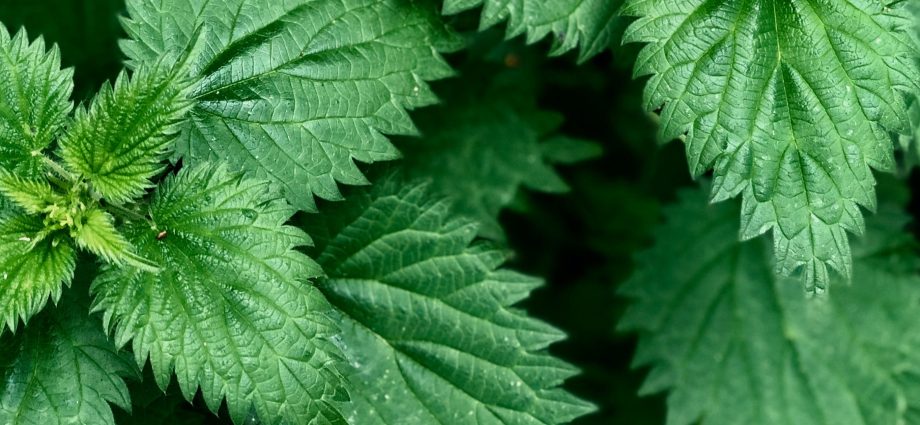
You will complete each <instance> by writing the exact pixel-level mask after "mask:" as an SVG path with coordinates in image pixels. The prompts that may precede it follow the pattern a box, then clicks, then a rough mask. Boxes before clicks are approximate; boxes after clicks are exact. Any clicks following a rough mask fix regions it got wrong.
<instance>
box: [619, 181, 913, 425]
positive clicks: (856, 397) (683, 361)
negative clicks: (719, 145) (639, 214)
mask: <svg viewBox="0 0 920 425" xmlns="http://www.w3.org/2000/svg"><path fill="white" fill-rule="evenodd" d="M901 209H902V206H901V205H892V204H882V206H881V207H880V210H879V214H878V215H877V216H875V217H873V218H872V219H871V220H870V221H869V229H868V232H867V236H866V237H864V238H860V239H859V240H858V241H856V242H855V243H854V256H855V258H856V260H855V266H854V278H853V284H852V285H837V286H834V290H833V291H834V292H833V294H832V296H831V297H830V299H817V300H815V299H812V300H808V299H806V298H805V297H803V296H802V293H801V289H800V288H799V287H798V286H797V285H792V284H790V282H788V279H776V278H774V277H773V276H775V275H774V274H773V273H772V272H771V262H772V261H771V260H772V258H771V255H770V252H769V247H768V246H767V245H766V244H765V243H762V242H763V241H760V240H756V241H749V242H737V241H736V240H735V238H734V235H735V234H736V232H737V230H738V224H737V221H736V220H735V219H734V218H733V217H734V216H735V215H736V214H737V213H738V208H737V207H736V206H734V205H732V204H731V203H726V204H717V205H715V206H709V205H707V202H706V199H705V194H704V193H702V192H693V193H685V194H684V196H682V200H681V202H680V204H679V205H677V206H674V207H671V208H670V209H669V210H668V211H667V214H666V215H667V224H665V225H664V226H663V227H661V228H660V229H659V231H658V241H657V244H656V246H655V247H654V248H653V249H651V250H650V251H648V252H647V253H645V254H644V255H642V256H641V257H640V258H639V265H638V269H637V270H638V271H637V273H636V275H635V276H634V278H633V279H632V280H631V281H630V282H628V283H627V285H626V286H625V288H624V289H623V292H624V293H625V294H626V295H628V296H630V297H632V298H634V299H635V302H634V305H633V306H632V307H631V308H630V310H629V311H628V312H627V313H626V315H625V316H624V318H623V319H622V323H621V324H620V326H621V328H625V329H632V330H638V331H639V332H640V340H639V341H640V342H639V348H638V350H637V353H636V358H635V363H636V364H637V365H651V366H652V369H651V373H650V374H649V376H648V379H647V381H646V382H645V385H644V388H643V391H644V392H645V393H652V392H658V391H663V390H670V394H669V396H668V422H667V423H668V424H669V425H684V424H695V423H700V422H704V423H706V424H711V425H734V424H755V425H756V424H763V425H767V424H770V425H772V424H776V425H780V424H797V425H811V424H854V425H862V424H865V425H869V424H885V423H888V424H895V423H917V421H918V419H920V416H918V412H920V410H918V407H920V405H918V404H917V400H918V398H917V395H918V393H917V391H918V390H920V386H918V383H920V379H918V378H920V368H918V367H917V365H918V364H920V363H918V360H920V326H918V324H917V321H916V305H917V303H918V302H920V279H918V277H917V276H916V273H915V271H916V268H917V266H918V258H917V256H916V244H915V243H914V241H913V240H912V239H911V236H910V234H909V233H908V232H905V231H904V226H905V224H906V219H905V217H904V215H903V214H902V213H901V212H900V211H901ZM688 252H692V253H693V255H687V253H688Z"/></svg>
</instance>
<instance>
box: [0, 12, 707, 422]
mask: <svg viewBox="0 0 920 425" xmlns="http://www.w3.org/2000/svg"><path fill="white" fill-rule="evenodd" d="M123 9H124V6H123V0H32V1H25V2H24V1H20V0H16V1H14V0H0V22H3V23H4V24H5V26H6V27H7V28H8V29H9V30H10V31H11V32H15V31H17V30H18V29H19V28H20V27H23V26H24V27H25V28H27V30H28V31H29V34H30V36H31V37H35V36H37V35H39V34H41V35H42V36H44V38H45V39H46V40H47V41H48V42H49V44H50V43H57V44H58V45H59V46H60V48H61V50H62V56H63V62H64V65H65V66H72V67H75V69H76V85H77V86H76V92H75V96H76V97H77V100H78V101H79V100H85V99H87V98H88V97H89V96H91V95H92V94H93V93H95V92H96V90H98V88H99V86H100V85H101V84H103V82H105V81H106V80H112V79H114V77H115V76H117V75H118V73H119V72H120V71H121V69H122V64H121V61H122V56H121V54H120V52H119V50H118V44H117V41H118V39H119V38H121V37H123V34H122V32H121V27H120V24H119V22H118V16H119V15H121V14H123V13H124V12H123ZM451 24H452V25H453V26H454V27H455V28H456V29H457V30H458V31H461V32H466V33H473V32H475V29H476V17H475V14H472V13H471V14H468V15H463V16H460V17H456V18H452V19H451ZM499 32H500V30H499ZM492 37H493V38H495V39H499V40H500V38H501V37H500V33H499V34H493V35H492ZM502 47H503V48H504V49H505V50H506V51H508V52H511V53H513V54H514V55H515V62H516V63H515V66H523V67H533V68H534V69H536V71H535V73H534V75H535V78H536V80H537V81H538V84H536V88H537V98H538V103H539V105H540V107H542V108H544V109H547V110H553V111H557V112H560V113H562V114H563V115H564V116H565V117H566V121H565V124H564V126H563V128H562V132H563V133H565V134H566V135H569V136H574V137H578V138H582V139H587V140H593V141H597V142H598V143H600V144H601V145H602V146H603V148H604V154H603V156H602V157H600V158H598V159H595V160H592V161H590V162H587V163H583V164H578V165H577V166H567V167H563V168H561V169H560V171H561V173H562V174H563V176H564V177H565V179H566V181H567V182H568V183H569V184H570V185H571V186H572V191H571V192H570V193H568V194H566V195H561V196H559V195H544V194H534V193H530V192H526V193H521V195H520V198H521V200H520V202H518V203H516V204H517V205H523V206H519V207H516V208H511V209H508V210H506V212H505V213H503V215H502V217H501V222H502V225H503V226H504V227H505V229H506V231H507V233H508V240H509V243H510V245H511V247H512V248H513V249H514V250H515V251H516V253H517V254H516V256H515V258H514V259H513V260H512V264H511V266H512V267H514V268H516V269H518V270H521V271H524V272H527V273H530V274H534V275H537V276H542V277H545V278H546V280H547V286H546V287H545V288H543V289H541V290H539V291H538V292H536V293H535V294H534V296H533V298H532V299H531V300H529V301H528V302H527V303H526V304H525V306H524V307H526V308H527V309H529V310H530V311H531V312H532V314H534V315H535V316H538V317H540V318H542V319H544V320H546V321H549V322H551V323H553V324H555V325H556V326H558V327H560V328H562V329H564V330H565V331H566V332H567V333H568V334H569V335H570V338H569V340H567V341H565V342H563V343H560V344H557V345H555V346H554V347H553V348H552V351H553V352H554V353H555V354H557V355H559V356H561V357H563V358H565V359H567V360H568V361H570V362H572V363H574V364H575V365H577V366H578V367H580V368H581V369H582V370H583V374H582V375H581V376H579V377H577V378H574V379H572V380H571V381H570V382H569V383H568V384H567V386H568V388H569V389H570V390H571V391H573V392H574V393H576V394H578V395H579V396H581V397H583V398H585V399H587V400H590V401H592V402H594V403H595V404H597V405H598V406H599V407H600V411H599V412H598V413H597V414H595V415H592V416H590V417H585V418H583V419H580V420H579V421H577V422H576V424H580V425H589V424H632V425H644V424H662V423H664V398H663V397H662V396H652V397H641V398H640V397H638V396H637V395H636V394H637V391H638V388H639V386H640V383H641V380H642V377H643V376H644V373H645V371H644V370H638V371H635V370H631V369H630V367H629V365H630V359H631V357H632V354H633V350H634V348H635V337H634V336H633V335H624V334H620V333H617V332H616V330H615V327H616V321H617V319H618V318H619V317H620V316H621V315H622V313H623V310H624V308H625V307H626V305H627V300H624V299H622V298H619V297H617V296H616V288H617V286H618V285H619V284H620V283H622V282H623V281H624V280H625V279H627V278H628V277H629V275H630V273H631V270H632V264H633V263H632V260H631V259H632V256H633V255H634V254H635V253H636V252H637V251H639V250H641V249H643V248H645V247H647V246H649V245H650V244H651V240H650V231H651V229H652V227H653V226H654V225H655V224H656V223H657V222H658V217H659V215H658V214H659V208H660V206H661V205H663V204H665V203H667V202H669V201H670V200H672V199H673V198H674V196H675V192H676V191H677V190H678V189H679V188H681V187H684V186H687V185H690V184H692V182H691V180H690V178H689V175H688V172H687V168H686V165H685V160H684V156H683V151H682V148H681V146H680V145H679V144H678V143H671V144H667V145H664V146H659V144H658V143H657V142H656V138H655V124H654V122H653V119H652V116H651V115H649V114H647V113H645V112H643V111H642V108H641V105H642V103H641V100H642V99H641V97H642V96H641V90H642V84H643V81H641V80H639V81H636V80H633V79H632V76H631V70H630V67H631V64H632V61H633V58H634V56H635V54H636V52H637V47H636V46H625V47H620V46H616V47H614V48H613V49H612V50H611V51H608V52H606V53H604V54H601V55H599V56H598V57H596V58H594V59H593V60H591V61H590V62H588V63H585V64H582V65H578V64H577V63H576V60H575V55H574V54H569V55H566V56H564V57H561V58H553V59H547V58H545V57H544V54H543V53H544V52H547V51H549V47H550V46H549V43H546V42H544V43H538V44H537V45H536V46H532V47H530V48H528V47H526V46H523V45H522V43H521V42H520V41H512V42H510V43H507V44H506V45H504V46H502ZM448 58H449V59H450V60H451V61H452V62H455V63H456V62H459V61H461V60H463V59H462V58H463V53H458V54H455V55H450V56H448ZM517 62H520V63H517ZM459 67H460V66H459V64H458V68H459ZM438 84H450V81H445V82H441V83H438ZM434 87H435V90H437V89H438V85H437V84H435V85H434ZM143 388H147V389H149V387H143ZM135 398H137V397H135ZM198 404H199V407H198V408H199V409H201V406H200V405H201V403H198ZM156 406H157V405H152V406H151V409H150V412H135V413H136V416H135V419H130V418H128V419H125V418H124V415H121V416H122V418H123V419H124V422H123V423H135V422H137V421H141V422H142V421H143V420H142V419H139V418H142V417H143V415H144V414H151V415H155V414H156V412H155V410H156ZM191 409H192V408H191V407H181V408H180V410H185V411H186V413H188V414H189V415H190V416H192V415H197V413H195V412H193V411H191Z"/></svg>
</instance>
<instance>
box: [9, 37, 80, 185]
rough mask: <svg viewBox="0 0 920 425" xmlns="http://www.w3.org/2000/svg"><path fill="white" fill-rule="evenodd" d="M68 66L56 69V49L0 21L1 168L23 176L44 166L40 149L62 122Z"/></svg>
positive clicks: (67, 99) (70, 87)
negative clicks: (30, 41)
mask: <svg viewBox="0 0 920 425" xmlns="http://www.w3.org/2000/svg"><path fill="white" fill-rule="evenodd" d="M72 78H73V71H71V70H69V69H68V70H61V60H60V53H59V52H58V50H57V49H56V48H55V49H51V50H50V51H46V50H45V43H44V42H43V41H42V40H41V39H40V38H39V39H37V40H35V41H34V42H33V43H31V44H30V43H29V37H28V36H27V35H26V32H25V31H20V32H19V33H18V34H16V35H15V36H14V37H10V34H9V33H8V32H7V31H6V29H5V28H4V27H3V25H0V169H5V170H6V171H9V172H12V173H15V174H17V175H20V176H23V177H31V176H34V175H37V174H39V172H40V171H41V170H42V169H43V165H42V163H41V159H40V158H41V156H40V155H39V154H40V153H41V151H42V150H44V149H45V148H47V147H48V146H49V145H51V142H52V140H53V139H54V138H55V137H56V136H57V134H58V133H59V132H60V131H61V129H62V128H63V127H64V125H65V124H66V122H67V116H68V114H69V113H70V110H71V108H72V107H73V104H72V103H71V102H70V93H71V91H72V90H73V82H72Z"/></svg>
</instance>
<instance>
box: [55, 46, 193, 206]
mask: <svg viewBox="0 0 920 425" xmlns="http://www.w3.org/2000/svg"><path fill="white" fill-rule="evenodd" d="M181 72H182V69H181V68H180V67H178V66H177V67H173V66H167V64H166V63H153V64H150V65H149V66H144V67H141V68H140V69H139V70H138V71H137V72H135V73H134V75H133V76H132V77H131V78H129V77H128V74H127V73H122V74H121V76H119V77H118V80H117V81H116V82H115V87H114V88H113V87H112V86H111V85H109V84H106V85H104V86H103V87H102V90H101V91H100V92H99V94H98V95H97V96H96V98H95V100H93V102H92V105H90V107H89V108H86V109H84V108H81V109H78V110H77V113H76V117H75V119H74V123H73V126H72V127H71V129H70V130H69V131H68V132H67V134H66V135H65V137H64V138H63V139H62V140H61V157H62V158H63V160H64V163H65V164H67V166H68V168H70V169H72V170H74V171H76V172H77V173H79V174H80V175H82V176H84V177H85V178H86V179H88V180H89V181H90V182H92V184H93V189H95V190H96V192H98V193H99V194H100V195H101V196H102V197H104V198H105V199H106V200H108V201H110V202H113V203H117V204H121V203H125V202H128V201H131V200H134V199H137V198H139V197H141V196H143V195H144V194H145V192H146V190H147V189H148V188H150V187H151V186H152V184H151V183H150V178H151V177H153V176H154V175H156V174H157V173H159V172H160V171H162V170H163V165H162V162H163V160H164V159H166V152H167V149H168V148H169V147H170V146H171V142H172V141H173V139H174V138H175V136H176V133H178V131H179V126H178V122H179V120H180V119H181V118H183V116H184V114H185V113H186V112H187V111H188V109H189V107H190V106H191V102H190V101H189V100H188V99H187V92H186V89H187V88H188V82H187V81H186V78H185V76H184V75H182V74H181Z"/></svg>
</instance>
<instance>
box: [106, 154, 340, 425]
mask: <svg viewBox="0 0 920 425" xmlns="http://www.w3.org/2000/svg"><path fill="white" fill-rule="evenodd" d="M293 213H294V209H293V208H292V207H290V206H289V205H288V204H287V203H286V202H285V201H284V199H283V198H281V196H280V194H278V193H277V191H274V190H272V189H271V188H270V185H269V183H268V182H267V181H264V180H260V179H253V178H244V177H241V176H239V175H236V174H233V173H230V172H228V171H227V170H226V169H225V168H223V167H221V168H215V167H204V166H200V167H196V168H184V169H183V170H182V171H181V172H180V173H179V174H178V175H177V176H174V177H170V178H168V179H167V180H166V181H165V182H164V183H162V184H161V185H160V186H159V187H158V189H157V191H156V192H155V193H154V196H153V200H152V203H151V205H150V217H151V218H152V220H153V223H154V224H153V226H151V225H150V224H148V223H129V224H128V225H127V226H125V229H124V234H125V236H126V238H127V239H128V241H129V242H130V243H131V244H132V245H134V246H135V247H136V249H137V252H138V254H140V255H142V256H143V257H144V258H148V259H150V260H152V261H153V262H155V263H157V264H162V265H164V268H163V269H162V270H161V271H160V273H159V274H154V273H149V272H145V271H143V270H139V269H137V268H134V267H117V266H111V265H109V266H106V267H105V268H104V269H103V271H102V272H101V273H100V275H99V277H98V278H97V280H96V281H95V282H94V283H93V287H92V292H93V293H94V294H95V295H96V303H95V305H94V309H95V310H104V311H105V323H106V326H107V327H114V334H115V340H116V343H117V344H118V345H119V346H121V345H123V344H126V343H127V342H128V341H129V340H131V341H132V348H133V352H134V354H135V357H136V359H137V363H138V364H139V365H143V364H144V363H145V362H146V361H147V359H148V357H149V359H150V363H151V365H152V367H153V372H154V376H155V377H156V380H157V383H158V384H159V385H160V388H163V389H165V388H166V387H167V385H168V383H169V381H170V375H171V373H172V372H173V370H175V373H176V376H177V378H178V382H179V386H180V388H181V389H182V393H183V394H184V395H185V397H186V398H187V399H188V400H191V399H192V398H193V397H194V396H195V392H196V390H197V389H198V388H200V389H201V393H202V394H203V396H204V400H205V402H207V404H208V406H209V407H210V408H211V409H212V410H213V411H215V412H216V411H217V410H218V408H219V407H220V404H221V401H222V400H223V399H226V401H227V405H228V407H229V409H230V415H231V417H232V418H233V419H234V421H235V422H237V423H242V421H243V420H244V419H245V418H246V417H247V415H248V414H249V413H250V411H251V409H252V411H253V412H255V413H257V414H258V416H259V418H260V419H261V420H262V421H263V423H266V424H280V423H297V424H300V423H313V422H311V421H317V423H340V422H342V420H341V417H340V416H339V413H338V412H337V411H335V410H334V408H333V407H332V404H331V403H332V402H333V401H334V400H336V399H339V398H341V397H342V395H343V393H344V391H343V390H342V389H341V377H340V376H339V375H338V373H337V372H336V370H335V368H334V364H333V363H334V362H335V361H336V360H337V359H338V358H339V354H338V349H337V348H336V347H335V346H334V345H333V344H332V343H331V342H330V338H331V335H332V334H333V332H335V326H334V324H333V323H332V322H331V321H330V320H329V318H328V316H327V313H328V311H329V305H328V303H327V302H326V300H325V299H324V298H323V296H322V294H321V293H320V292H319V291H318V290H317V289H316V288H315V287H313V286H312V285H311V284H310V283H309V282H308V281H307V279H309V278H311V277H315V276H317V275H319V274H320V273H321V271H320V269H319V267H318V266H317V265H316V264H315V263H314V262H313V261H312V260H311V259H309V258H308V257H307V256H305V255H304V254H302V253H300V252H298V251H297V250H296V248H298V247H300V246H302V245H305V244H307V243H309V241H310V240H309V238H308V237H307V236H306V235H305V234H304V233H303V232H302V231H301V230H299V229H297V228H294V227H290V226H286V225H284V223H285V222H286V221H287V220H288V218H290V216H291V215H292V214H293Z"/></svg>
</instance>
